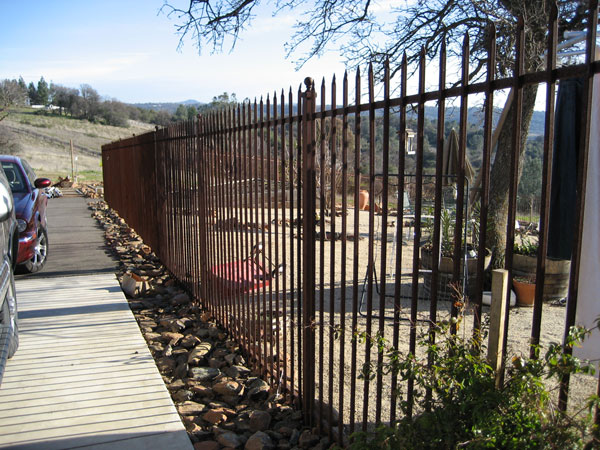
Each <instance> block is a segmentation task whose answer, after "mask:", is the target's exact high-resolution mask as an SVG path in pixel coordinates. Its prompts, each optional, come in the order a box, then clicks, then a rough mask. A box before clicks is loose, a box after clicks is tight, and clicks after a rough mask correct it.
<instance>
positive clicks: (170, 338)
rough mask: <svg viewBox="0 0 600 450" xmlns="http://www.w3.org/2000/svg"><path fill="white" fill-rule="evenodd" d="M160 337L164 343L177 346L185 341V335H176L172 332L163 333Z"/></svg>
mask: <svg viewBox="0 0 600 450" xmlns="http://www.w3.org/2000/svg"><path fill="white" fill-rule="evenodd" d="M160 336H161V339H162V341H163V342H165V343H169V344H171V345H177V343H178V342H179V341H180V340H182V339H183V334H181V333H174V332H172V331H163V332H162V333H160Z"/></svg>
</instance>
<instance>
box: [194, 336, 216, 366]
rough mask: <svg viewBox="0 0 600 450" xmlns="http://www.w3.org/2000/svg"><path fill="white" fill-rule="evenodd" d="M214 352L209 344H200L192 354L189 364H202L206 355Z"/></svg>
mask: <svg viewBox="0 0 600 450" xmlns="http://www.w3.org/2000/svg"><path fill="white" fill-rule="evenodd" d="M211 350H212V345H211V344H210V343H209V342H200V343H199V344H198V345H196V347H194V349H193V350H192V351H191V352H190V354H189V356H188V363H189V364H191V365H194V366H197V365H198V364H200V363H201V362H202V361H203V360H204V358H205V357H206V355H208V354H209V353H210V351H211Z"/></svg>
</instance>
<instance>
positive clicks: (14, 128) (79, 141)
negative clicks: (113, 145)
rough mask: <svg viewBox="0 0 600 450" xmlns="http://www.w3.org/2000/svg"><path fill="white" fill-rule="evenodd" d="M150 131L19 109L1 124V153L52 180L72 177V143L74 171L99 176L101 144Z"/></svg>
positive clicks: (146, 127)
mask: <svg viewBox="0 0 600 450" xmlns="http://www.w3.org/2000/svg"><path fill="white" fill-rule="evenodd" d="M152 129H154V125H151V124H147V123H142V122H137V121H131V120H130V121H129V127H128V128H122V127H114V126H110V125H100V124H97V123H91V122H89V121H87V120H79V119H73V118H71V117H65V116H58V115H56V114H40V113H39V111H35V110H33V109H31V108H18V109H14V110H11V111H9V115H8V116H7V117H6V118H5V119H4V120H2V121H1V122H0V136H2V137H3V139H0V153H10V154H15V155H17V156H21V157H23V158H25V159H27V160H28V161H29V162H30V163H31V166H32V167H33V168H34V169H35V170H36V172H38V175H39V174H43V175H45V176H50V177H51V178H53V179H55V178H56V176H58V175H60V176H63V177H64V176H65V175H67V174H69V175H70V173H71V149H70V144H69V141H70V140H73V146H74V156H75V157H77V160H76V161H74V166H75V167H74V168H75V169H76V171H77V172H79V173H80V175H81V174H82V172H83V171H88V172H95V173H100V172H101V171H102V167H101V147H102V145H103V144H106V143H108V142H111V141H115V140H118V139H123V138H126V137H130V136H132V135H133V134H137V135H139V134H143V133H145V132H147V131H150V130H152Z"/></svg>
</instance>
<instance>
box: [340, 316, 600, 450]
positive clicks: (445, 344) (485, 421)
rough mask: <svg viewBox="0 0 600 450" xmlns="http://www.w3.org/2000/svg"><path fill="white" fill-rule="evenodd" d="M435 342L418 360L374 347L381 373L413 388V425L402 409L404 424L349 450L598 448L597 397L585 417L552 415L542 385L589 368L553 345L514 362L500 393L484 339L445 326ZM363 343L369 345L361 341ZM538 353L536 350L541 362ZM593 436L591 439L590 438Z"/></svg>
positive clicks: (424, 340) (364, 437)
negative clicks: (594, 420) (379, 353)
mask: <svg viewBox="0 0 600 450" xmlns="http://www.w3.org/2000/svg"><path fill="white" fill-rule="evenodd" d="M587 333H589V330H585V329H583V328H578V327H574V328H573V329H572V330H571V333H570V335H569V338H568V344H567V345H568V346H569V347H572V346H573V345H575V344H576V343H577V342H580V341H581V340H582V339H583V338H584V336H585V335H586V334H587ZM434 335H435V337H436V341H435V343H432V341H431V340H430V337H429V335H428V334H425V335H424V336H422V337H421V338H420V345H422V346H424V347H425V350H426V352H425V353H426V355H425V357H424V358H422V359H418V358H416V357H415V356H414V355H411V354H409V355H401V354H400V353H399V352H398V351H396V350H395V349H393V348H390V347H386V343H385V341H383V340H382V338H380V337H379V338H377V339H376V343H377V345H378V346H379V349H380V351H384V352H385V353H386V355H387V358H386V363H385V364H384V366H383V367H381V368H380V369H379V370H382V371H384V372H386V373H390V372H392V373H396V374H398V375H399V376H400V378H401V379H402V380H403V381H407V380H413V382H414V386H415V410H416V411H417V412H416V413H415V414H413V416H412V417H410V416H409V415H408V414H407V412H408V404H407V403H406V402H401V405H402V409H403V411H404V416H403V418H402V419H400V420H399V421H397V422H396V423H395V424H393V426H392V427H387V426H382V427H380V428H378V429H377V430H376V432H374V433H356V434H355V435H354V436H353V439H354V440H353V443H352V444H351V445H350V447H349V448H352V449H368V448H373V449H378V450H380V449H436V450H437V449H459V448H460V449H463V448H464V449H484V448H501V449H571V448H573V449H576V448H596V447H593V446H597V445H599V444H600V440H598V439H597V436H598V430H597V428H594V427H595V426H594V425H592V420H591V419H592V411H593V410H594V408H595V407H596V406H597V405H598V404H600V402H599V399H598V398H597V396H594V397H590V399H589V402H588V404H587V405H586V408H588V412H587V414H585V415H584V417H580V416H579V415H577V414H573V415H569V414H567V413H564V412H562V411H559V410H558V408H556V407H555V405H554V404H553V401H552V399H551V396H550V393H549V391H548V388H547V386H546V384H545V383H544V380H549V379H560V377H561V376H562V375H563V374H567V373H568V374H574V373H587V374H591V373H593V370H594V369H593V367H592V366H591V365H589V364H584V363H582V362H581V361H579V360H578V359H577V358H574V357H573V356H571V355H570V354H568V353H565V352H564V351H563V349H562V346H561V345H559V344H553V345H551V346H550V347H549V348H548V350H547V351H546V353H545V355H544V356H543V357H538V358H537V359H526V358H523V357H521V356H515V357H513V358H512V360H511V362H510V364H508V369H507V372H506V376H505V380H504V383H503V384H502V385H501V386H499V387H498V388H497V387H496V373H495V371H494V369H493V368H492V367H491V366H490V365H489V363H488V362H487V360H486V357H485V346H484V345H483V336H482V335H479V336H477V337H474V338H464V337H459V336H457V335H452V334H451V333H450V325H449V324H448V323H445V324H438V326H437V327H436V328H435V330H434ZM361 337H362V339H363V340H364V339H369V338H368V337H367V336H365V335H364V334H363V335H361ZM540 351H541V349H540V348H539V347H538V348H536V353H537V355H538V356H540ZM363 376H372V372H370V371H369V370H366V371H365V372H363ZM428 392H430V393H431V395H427V393H428ZM584 409H585V408H584ZM578 412H582V411H578ZM594 435H595V436H596V438H593V437H591V436H594ZM586 441H587V443H586Z"/></svg>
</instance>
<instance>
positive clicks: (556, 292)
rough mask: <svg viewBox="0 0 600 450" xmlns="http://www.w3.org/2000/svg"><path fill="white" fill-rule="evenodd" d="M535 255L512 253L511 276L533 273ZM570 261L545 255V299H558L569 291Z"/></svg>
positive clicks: (535, 263)
mask: <svg viewBox="0 0 600 450" xmlns="http://www.w3.org/2000/svg"><path fill="white" fill-rule="evenodd" d="M536 268H537V256H525V255H519V254H517V253H515V254H514V255H513V276H531V275H535V273H536ZM570 273H571V261H570V260H569V259H556V258H549V257H546V275H545V277H544V296H543V299H544V300H545V301H546V300H547V301H551V300H560V299H561V298H565V297H566V296H567V294H568V292H569V275H570Z"/></svg>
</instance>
